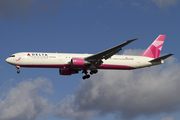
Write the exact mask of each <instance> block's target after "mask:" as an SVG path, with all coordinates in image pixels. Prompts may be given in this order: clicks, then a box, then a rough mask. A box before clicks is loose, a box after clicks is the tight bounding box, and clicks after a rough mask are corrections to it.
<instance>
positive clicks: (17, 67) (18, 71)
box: [16, 65, 20, 74]
mask: <svg viewBox="0 0 180 120" xmlns="http://www.w3.org/2000/svg"><path fill="white" fill-rule="evenodd" d="M19 68H20V66H18V65H17V66H16V69H17V74H19V73H20V70H19Z"/></svg>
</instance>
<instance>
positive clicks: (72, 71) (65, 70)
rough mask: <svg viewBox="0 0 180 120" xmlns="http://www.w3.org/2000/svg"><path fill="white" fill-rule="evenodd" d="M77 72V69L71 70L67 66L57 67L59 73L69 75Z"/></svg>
mask: <svg viewBox="0 0 180 120" xmlns="http://www.w3.org/2000/svg"><path fill="white" fill-rule="evenodd" d="M78 72H79V71H78V70H72V69H69V68H60V69H59V74H60V75H71V74H76V73H78Z"/></svg>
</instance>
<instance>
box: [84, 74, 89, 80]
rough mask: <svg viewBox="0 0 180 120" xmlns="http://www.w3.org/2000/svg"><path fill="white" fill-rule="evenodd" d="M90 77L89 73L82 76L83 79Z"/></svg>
mask: <svg viewBox="0 0 180 120" xmlns="http://www.w3.org/2000/svg"><path fill="white" fill-rule="evenodd" d="M88 78H90V75H88V74H87V75H84V76H83V77H82V79H83V80H85V79H88Z"/></svg>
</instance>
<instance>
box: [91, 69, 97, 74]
mask: <svg viewBox="0 0 180 120" xmlns="http://www.w3.org/2000/svg"><path fill="white" fill-rule="evenodd" d="M97 72H98V70H91V72H90V74H91V75H92V74H96V73H97Z"/></svg>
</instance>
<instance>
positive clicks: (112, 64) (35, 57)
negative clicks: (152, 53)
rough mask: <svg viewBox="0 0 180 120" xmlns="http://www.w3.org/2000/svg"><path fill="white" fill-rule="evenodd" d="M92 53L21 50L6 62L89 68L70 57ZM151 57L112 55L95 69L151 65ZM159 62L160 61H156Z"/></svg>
mask: <svg viewBox="0 0 180 120" xmlns="http://www.w3.org/2000/svg"><path fill="white" fill-rule="evenodd" d="M90 55H92V54H69V53H68V54H67V53H40V52H21V53H16V54H13V55H11V56H10V57H8V58H7V59H6V62H8V63H10V64H12V65H14V66H20V67H39V68H70V69H81V70H82V69H89V68H90V66H89V65H85V66H83V67H79V66H72V65H71V59H72V58H80V59H83V58H86V57H88V56H90ZM152 59H153V58H149V57H144V56H129V55H114V56H112V57H111V58H109V59H107V60H104V59H103V64H101V65H100V66H99V67H97V69H119V70H121V69H122V70H130V69H137V68H142V67H149V66H152V65H156V64H152V63H151V62H149V61H151V60H152ZM157 64H160V63H157Z"/></svg>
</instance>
